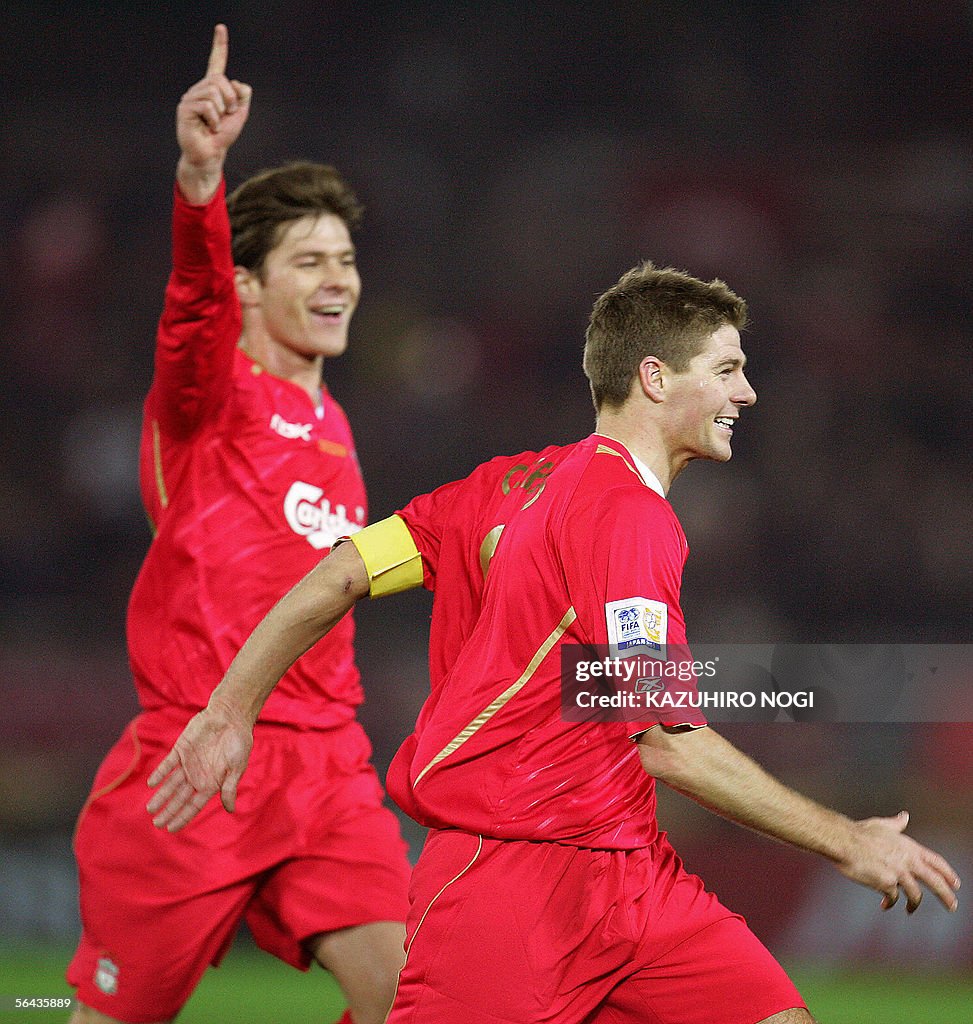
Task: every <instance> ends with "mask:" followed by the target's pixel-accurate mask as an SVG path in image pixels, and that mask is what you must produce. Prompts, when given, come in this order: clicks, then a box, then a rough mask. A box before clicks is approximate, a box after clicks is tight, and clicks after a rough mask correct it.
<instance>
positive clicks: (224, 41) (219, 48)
mask: <svg viewBox="0 0 973 1024" xmlns="http://www.w3.org/2000/svg"><path fill="white" fill-rule="evenodd" d="M229 52H230V33H229V31H228V30H227V27H226V25H217V26H216V28H214V29H213V48H212V49H211V50H210V51H209V62H208V63H207V65H206V74H207V75H222V74H224V72H225V71H226V58H227V56H228V55H229Z"/></svg>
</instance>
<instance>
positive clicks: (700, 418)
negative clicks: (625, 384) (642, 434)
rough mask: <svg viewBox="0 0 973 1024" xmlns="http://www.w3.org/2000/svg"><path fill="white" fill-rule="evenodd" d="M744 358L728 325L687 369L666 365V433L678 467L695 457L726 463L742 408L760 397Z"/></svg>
mask: <svg viewBox="0 0 973 1024" xmlns="http://www.w3.org/2000/svg"><path fill="white" fill-rule="evenodd" d="M745 363H746V356H744V354H743V349H742V348H741V347H740V332H739V331H738V330H737V329H736V328H735V327H733V326H731V325H730V324H724V325H723V326H722V327H720V328H719V329H718V330H716V331H714V332H713V334H712V335H710V337H709V340H708V341H707V342H706V344H705V345H704V346H703V348H702V350H701V351H700V352H699V353H698V354H697V355H696V356H694V357H693V358H692V359H691V360H690V362H689V366H688V367H687V368H686V370H685V371H683V372H682V373H675V372H673V371H672V370H670V369H668V368H667V367H665V366H663V367H662V371H661V372H662V373H663V375H664V389H663V390H664V393H665V396H666V397H665V406H666V409H665V421H664V436H665V440H666V447H667V449H668V454H669V457H670V460H671V464H672V465H673V467H674V468H676V469H677V471H678V469H679V468H682V466H684V465H685V464H686V463H687V462H689V461H691V460H692V459H713V460H714V461H716V462H726V461H727V460H728V459H729V458H730V456H731V455H732V454H733V452H732V450H731V448H730V439H731V438H732V437H733V428H734V426H735V425H736V421H737V418H738V417H739V415H740V410H741V409H743V408H744V407H745V406H750V405H753V404H754V402H756V400H757V395H756V392H755V391H754V390H753V388H752V387H750V382H749V381H748V380H747V378H746V375H745V374H744V372H743V367H744V364H745Z"/></svg>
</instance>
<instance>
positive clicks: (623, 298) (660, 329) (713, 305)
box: [584, 261, 747, 410]
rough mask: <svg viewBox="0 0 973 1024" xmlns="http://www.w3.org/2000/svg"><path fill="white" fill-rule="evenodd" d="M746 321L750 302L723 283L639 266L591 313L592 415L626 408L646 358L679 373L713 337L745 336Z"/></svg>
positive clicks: (587, 355)
mask: <svg viewBox="0 0 973 1024" xmlns="http://www.w3.org/2000/svg"><path fill="white" fill-rule="evenodd" d="M746 323H747V304H746V302H745V301H744V300H743V299H741V298H740V297H739V296H738V295H736V294H735V293H734V292H733V291H731V290H730V288H728V287H727V286H726V285H725V284H724V283H723V282H722V281H720V280H713V281H708V282H707V281H700V280H699V279H698V278H695V277H691V276H690V275H689V274H687V273H685V272H684V271H681V270H674V269H673V268H672V267H665V268H664V269H662V270H660V269H658V268H657V267H655V266H653V264H652V263H650V262H649V261H645V262H644V263H640V264H639V265H638V266H637V267H633V268H632V269H631V270H629V271H628V272H627V273H625V274H623V275H622V277H621V278H620V279H619V281H618V283H617V284H615V285H613V286H612V287H611V288H609V289H608V291H606V292H605V293H604V294H603V295H601V296H599V298H598V299H597V300H596V301H595V305H594V308H593V309H592V311H591V317H590V319H589V321H588V329H587V331H586V333H585V347H584V372H585V375H586V376H587V378H588V381H589V383H590V384H591V397H592V398H593V399H594V403H595V409H596V410H600V409H601V407H602V405H605V404H607V405H610V406H620V405H622V404H623V403H624V402H625V400H626V399H627V398H628V395H629V391H630V390H631V386H632V380H633V378H634V377H635V375H636V373H637V372H638V367H639V364H640V363H641V362H642V360H643V359H644V358H645V357H646V356H649V355H653V356H656V357H658V358H659V359H661V360H662V361H663V362H664V363H667V364H668V365H669V366H671V367H672V369H673V370H675V371H676V372H677V373H682V372H683V371H685V370H686V369H687V367H688V366H689V362H690V360H691V359H692V358H693V356H696V355H698V354H699V353H700V352H701V351H702V349H703V346H704V344H705V343H706V339H707V338H709V337H710V336H711V335H712V334H713V332H714V331H716V330H718V329H719V328H720V327H722V326H723V325H724V324H730V325H732V326H733V327H735V328H736V329H737V330H740V331H742V330H743V328H744V327H745V326H746Z"/></svg>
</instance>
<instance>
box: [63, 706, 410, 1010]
mask: <svg viewBox="0 0 973 1024" xmlns="http://www.w3.org/2000/svg"><path fill="white" fill-rule="evenodd" d="M184 725H185V715H182V716H176V715H175V714H173V713H170V712H153V713H149V714H144V715H141V716H139V717H138V718H136V719H135V721H134V722H132V724H131V725H130V726H129V727H128V729H127V730H126V732H125V733H124V735H123V736H122V738H121V739H120V740H119V741H118V743H116V744H115V746H114V747H113V748H112V750H111V751H110V752H109V754H108V756H107V758H106V759H105V761H104V763H103V764H102V766H101V768H100V769H99V771H98V774H97V776H96V778H95V781H94V786H93V788H92V793H91V796H90V797H89V799H88V802H87V804H86V805H85V807H84V809H83V810H82V812H81V817H80V819H79V821H78V828H77V832H76V833H75V842H74V850H75V857H76V859H77V862H78V872H79V878H80V896H81V921H82V926H83V933H82V937H81V942H80V944H79V946H78V950H77V952H76V953H75V956H74V959H73V960H72V962H71V964H70V966H69V967H68V972H67V977H68V981H69V982H70V983H71V984H72V985H75V986H77V989H78V998H79V999H80V1000H81V1001H82V1002H83V1003H86V1004H87V1005H88V1006H91V1007H93V1008H94V1009H96V1010H100V1011H101V1012H102V1013H105V1014H108V1015H109V1016H111V1017H115V1018H118V1019H120V1020H125V1021H132V1022H141V1021H157V1020H162V1019H166V1018H169V1017H172V1016H174V1015H175V1014H176V1013H177V1012H178V1010H179V1009H180V1007H182V1005H183V1004H184V1003H185V1002H186V1000H187V999H188V998H189V996H190V994H191V993H192V991H193V989H194V987H195V986H196V984H197V982H198V981H199V979H200V977H201V975H202V974H203V972H204V971H205V970H206V968H207V967H208V966H209V965H210V964H217V963H219V961H220V960H221V959H222V957H223V955H224V954H225V952H226V950H227V949H228V947H229V946H230V944H231V942H232V941H233V936H234V934H235V932H236V930H237V927H238V925H239V924H240V921H241V919H245V920H246V922H247V925H248V926H249V928H250V931H251V932H252V933H253V937H254V939H255V940H256V942H257V944H258V945H259V946H261V947H262V948H263V949H265V950H267V951H268V952H270V953H273V954H274V955H275V956H277V957H279V958H280V959H281V960H284V961H285V962H286V963H289V964H293V965H294V966H295V967H298V968H301V969H303V970H306V969H307V967H308V965H309V963H310V958H309V955H308V952H307V950H306V948H305V945H304V943H305V941H306V940H307V939H308V938H310V937H311V936H314V935H317V934H319V933H321V932H330V931H335V930H336V929H339V928H347V927H350V926H352V925H358V924H365V923H368V922H373V921H402V920H404V919H405V913H406V910H407V906H408V904H407V896H406V893H407V889H408V880H409V874H410V867H409V862H408V860H407V857H406V846H405V843H404V842H403V841H402V838H401V835H400V833H399V827H398V822H397V820H396V818H395V816H394V815H393V814H392V812H391V811H390V810H388V808H386V807H385V806H384V805H383V799H384V794H383V792H382V787H381V785H380V783H379V781H378V777H377V776H376V774H375V770H374V769H373V768H372V766H371V764H370V763H369V760H368V759H369V757H370V755H371V745H370V744H369V742H368V738H367V737H366V736H365V733H364V731H363V730H362V728H361V726H359V725H358V723H357V722H349V723H348V724H347V725H344V726H340V727H339V728H337V729H333V730H300V729H296V728H291V727H289V726H282V725H264V724H261V725H259V726H258V727H257V731H256V736H255V741H254V746H253V752H252V754H251V757H250V763H249V766H248V768H247V771H246V772H245V773H244V776H243V779H242V780H241V782H240V788H239V793H238V797H237V809H236V812H235V813H234V814H227V813H226V811H224V810H223V807H222V805H221V804H220V802H219V799H218V798H214V799H213V800H211V801H210V802H209V803H208V804H207V806H206V807H205V808H204V809H203V811H201V812H200V814H199V815H198V816H197V818H196V819H195V820H194V821H193V822H191V823H190V824H189V825H188V826H186V828H185V829H183V830H182V831H181V832H177V833H174V834H170V833H168V832H162V831H159V830H158V829H156V828H155V827H154V826H153V824H152V819H151V817H150V816H149V814H148V812H147V811H146V809H145V805H146V804H147V803H148V800H149V798H150V796H151V795H152V791H151V790H150V789H149V788H148V786H147V785H146V779H147V777H148V775H149V774H150V773H151V771H152V770H153V769H154V768H155V766H156V765H157V764H158V763H159V761H161V760H162V758H163V757H164V755H165V754H166V752H167V751H168V750H169V748H170V747H171V746H172V744H173V742H174V741H175V739H176V737H177V736H178V735H179V733H180V732H181V730H182V728H183V726H184Z"/></svg>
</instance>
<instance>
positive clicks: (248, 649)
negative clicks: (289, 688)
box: [210, 544, 368, 725]
mask: <svg viewBox="0 0 973 1024" xmlns="http://www.w3.org/2000/svg"><path fill="white" fill-rule="evenodd" d="M367 593H368V575H367V573H366V572H365V566H364V564H363V563H362V560H361V558H360V556H359V555H358V552H357V551H356V549H355V547H354V545H352V544H342V545H341V546H340V547H339V548H338V549H337V550H335V551H333V552H332V553H331V554H330V555H328V557H327V558H325V559H323V560H322V561H321V562H319V563H318V565H317V566H316V567H315V568H314V569H313V570H312V571H311V572H309V573H308V574H307V576H305V577H304V579H302V580H301V581H300V583H298V584H297V585H296V586H295V587H294V588H293V589H292V590H290V591H289V592H288V593H287V594H286V595H285V596H284V597H283V598H281V600H280V601H279V602H278V603H277V604H276V605H275V606H274V607H273V608H272V609H271V610H270V612H268V614H267V615H266V616H265V618H264V619H263V620H262V621H261V622H260V623H259V624H258V625H257V627H256V629H254V631H253V633H251V634H250V637H249V639H248V640H247V642H246V643H245V644H244V645H243V647H242V648H241V649H240V651H239V653H238V654H237V656H236V657H235V658H234V659H233V661H232V662H231V664H230V667H229V668H228V669H227V672H226V675H225V676H224V677H223V680H222V682H221V683H220V684H219V686H217V687H216V689H215V690H214V691H213V693H212V695H211V697H210V704H211V705H212V704H218V705H220V706H222V707H224V708H227V709H229V710H230V711H231V712H232V713H235V714H240V715H243V716H244V717H245V718H246V719H247V720H248V721H249V723H250V724H251V725H252V724H253V723H255V722H256V720H257V716H258V715H259V714H260V709H261V708H262V707H263V705H264V703H265V702H266V700H267V698H268V697H269V696H270V694H271V693H272V692H273V689H274V687H275V686H276V685H277V683H278V682H279V681H280V678H281V676H283V675H284V673H285V672H286V671H287V670H288V669H289V668H290V667H291V665H293V664H294V662H295V661H297V659H298V658H299V657H300V656H301V655H302V654H304V653H305V652H306V651H307V650H309V649H310V648H311V647H313V646H314V644H316V643H317V642H318V641H319V640H320V639H321V638H322V637H323V636H325V635H326V634H327V633H328V632H330V631H331V629H333V628H334V627H335V626H336V625H337V624H338V623H339V622H340V621H341V619H342V618H344V616H345V615H346V614H347V612H348V611H349V610H350V609H351V608H352V607H353V605H354V604H355V602H356V601H357V600H358V599H359V598H361V597H364V596H365V595H366V594H367Z"/></svg>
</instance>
